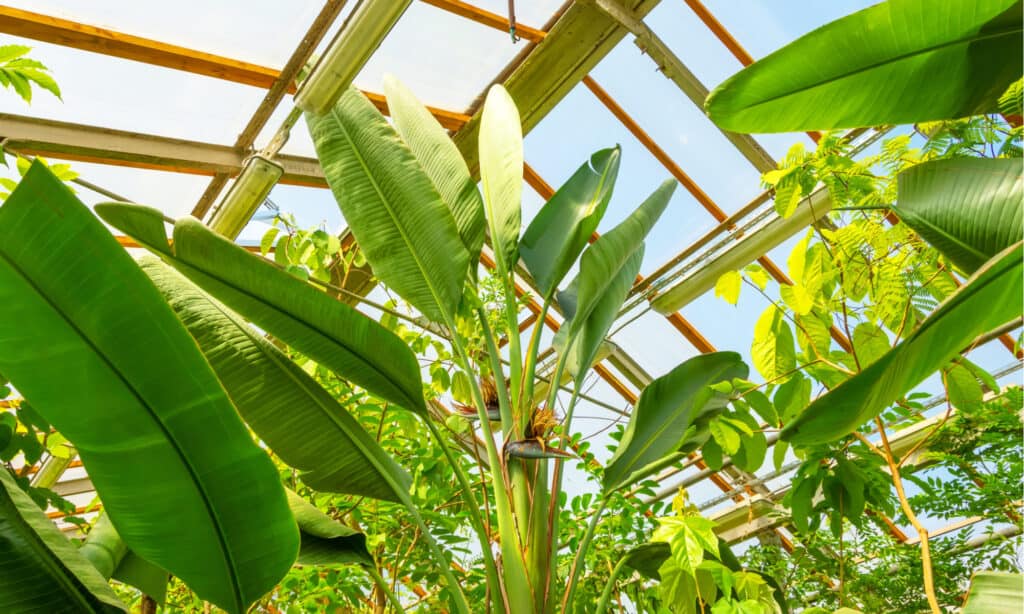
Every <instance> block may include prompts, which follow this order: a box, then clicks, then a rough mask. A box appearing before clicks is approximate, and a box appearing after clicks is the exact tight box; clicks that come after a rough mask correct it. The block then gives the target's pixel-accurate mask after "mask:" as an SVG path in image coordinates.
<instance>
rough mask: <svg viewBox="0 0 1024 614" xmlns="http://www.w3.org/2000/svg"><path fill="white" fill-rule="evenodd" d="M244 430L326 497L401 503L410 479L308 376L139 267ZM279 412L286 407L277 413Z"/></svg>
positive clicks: (207, 301) (235, 320)
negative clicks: (193, 346)
mask: <svg viewBox="0 0 1024 614" xmlns="http://www.w3.org/2000/svg"><path fill="white" fill-rule="evenodd" d="M141 266H142V270H144V271H145V272H146V274H147V275H149V277H150V279H152V280H153V283H154V284H156V287H157V289H159V290H160V292H161V294H163V296H164V298H165V299H166V300H167V303H168V304H169V305H170V306H171V308H172V309H174V311H175V313H176V314H177V315H178V319H180V320H181V321H182V323H183V324H185V327H186V328H187V329H188V331H189V332H190V333H191V334H192V336H193V338H195V340H196V343H198V344H199V348H200V349H201V350H202V351H203V353H204V354H205V355H206V359H207V361H209V363H210V365H211V366H212V367H213V370H214V372H215V373H216V374H217V377H218V378H219V379H220V382H221V384H222V385H223V386H224V389H225V390H226V391H227V393H228V395H229V396H230V397H231V400H232V401H233V402H234V404H235V407H237V408H238V412H239V413H240V414H241V415H242V418H244V419H245V421H246V423H247V424H248V425H249V426H250V427H251V428H252V429H253V431H254V432H255V433H256V434H257V435H258V436H259V437H260V439H261V440H263V441H264V442H265V443H266V444H267V445H268V446H269V447H270V448H271V449H272V450H273V451H274V452H275V453H276V454H277V455H278V456H279V457H281V460H283V461H284V462H285V463H287V464H288V465H289V466H290V467H294V468H295V469H298V470H300V471H302V472H303V473H302V474H301V476H300V477H301V478H302V480H303V481H304V482H306V483H307V484H309V485H310V486H312V487H313V488H315V489H317V490H320V491H326V492H341V493H349V494H354V495H364V496H367V497H372V498H375V499H384V500H388V501H396V502H397V501H400V500H401V497H400V493H401V492H405V491H408V489H409V484H410V482H411V480H410V478H409V475H408V474H407V473H406V472H405V471H404V470H403V469H402V468H401V467H400V466H399V465H398V464H397V463H396V462H395V461H394V460H392V459H391V457H389V456H388V454H387V453H386V452H384V450H383V449H382V448H381V447H380V444H378V443H377V442H376V441H374V440H373V438H372V437H370V435H369V434H368V433H367V432H366V431H365V429H363V427H362V426H361V425H360V424H359V423H358V422H357V421H356V419H355V418H353V417H352V416H351V415H349V413H348V412H347V411H346V410H345V408H344V407H342V406H341V405H340V404H339V403H338V402H337V401H336V400H334V398H333V397H332V396H331V395H330V394H328V393H327V391H326V390H324V389H323V388H322V387H321V386H320V385H319V384H318V383H317V382H316V381H315V380H314V379H313V378H312V377H310V376H309V374H307V373H306V372H305V371H303V370H302V369H301V368H300V367H299V366H298V365H296V364H295V363H294V362H292V361H291V359H289V358H288V357H287V356H286V355H285V354H284V353H283V352H281V350H279V349H277V348H276V347H274V346H273V344H271V343H270V342H269V341H267V340H266V339H264V338H263V337H262V336H260V335H259V334H258V333H257V331H256V330H255V329H253V328H252V327H251V326H249V325H248V324H246V323H245V322H243V321H242V320H241V319H240V318H239V317H238V316H236V315H235V314H233V313H232V312H231V311H230V310H229V309H227V308H226V307H224V306H223V305H222V304H220V303H218V302H217V301H216V300H214V299H212V298H211V297H209V296H208V295H206V294H205V293H204V292H203V291H202V290H200V289H199V288H197V287H196V286H195V285H193V284H192V283H191V282H189V281H188V279H186V278H185V277H184V276H182V275H181V274H179V273H178V272H177V271H175V270H174V269H172V268H171V267H169V266H167V265H165V264H163V263H162V262H160V261H159V260H156V259H155V258H147V259H145V260H143V261H142V262H141ZM282 408H287V411H286V412H282Z"/></svg>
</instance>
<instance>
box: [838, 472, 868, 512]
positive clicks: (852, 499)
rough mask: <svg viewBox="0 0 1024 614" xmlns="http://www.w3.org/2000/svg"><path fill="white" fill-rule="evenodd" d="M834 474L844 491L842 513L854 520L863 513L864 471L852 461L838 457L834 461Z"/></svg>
mask: <svg viewBox="0 0 1024 614" xmlns="http://www.w3.org/2000/svg"><path fill="white" fill-rule="evenodd" d="M836 474H837V475H838V476H839V479H840V481H841V483H842V485H843V490H845V491H846V494H847V497H846V507H845V509H843V515H845V516H846V517H847V518H849V519H850V520H852V521H856V520H857V519H858V518H860V516H861V514H863V513H864V504H865V499H864V487H865V481H864V473H863V472H862V471H861V470H860V469H859V468H858V467H857V465H855V464H853V463H852V462H850V461H848V460H846V459H844V458H840V459H838V460H837V461H836Z"/></svg>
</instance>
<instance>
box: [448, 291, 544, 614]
mask: <svg viewBox="0 0 1024 614" xmlns="http://www.w3.org/2000/svg"><path fill="white" fill-rule="evenodd" d="M477 314H478V316H479V319H480V325H481V327H482V328H483V333H484V339H485V341H486V343H487V348H488V353H489V354H490V356H491V364H492V369H493V371H494V376H495V380H496V381H495V384H496V386H495V387H496V388H497V389H498V400H499V403H502V402H503V401H502V398H503V395H504V399H505V401H504V403H505V404H506V405H507V403H508V393H507V391H505V392H504V393H503V392H502V388H503V387H504V386H503V383H502V382H500V380H499V378H501V377H502V371H501V361H500V360H498V354H497V348H496V344H495V342H494V335H493V334H492V333H491V330H490V326H488V324H487V314H486V313H484V311H483V308H482V307H480V308H478V309H477ZM449 328H450V330H452V331H454V330H455V327H454V326H450V327H449ZM452 346H453V347H454V348H455V352H456V357H457V359H458V362H459V363H460V365H459V366H461V367H462V368H463V369H464V370H466V371H467V372H469V373H472V372H473V368H472V364H471V362H470V360H469V356H468V355H467V354H466V351H465V348H464V347H463V346H462V342H461V340H459V339H458V335H453V338H452ZM471 384H472V386H471V387H470V390H471V391H472V393H473V401H474V402H475V403H476V410H477V415H478V416H479V418H480V429H481V430H482V431H483V435H484V437H483V439H484V445H485V446H486V447H487V458H488V462H489V463H490V465H491V487H492V489H493V490H494V506H495V513H496V514H497V516H498V534H499V538H500V539H501V558H502V565H501V571H502V577H503V578H504V580H505V592H506V594H507V595H508V598H509V602H510V605H511V604H518V603H531V601H532V600H531V596H532V592H531V591H530V582H529V580H528V578H527V575H526V568H525V566H524V565H523V557H522V554H521V552H520V550H519V548H518V544H519V539H518V538H519V535H518V533H517V531H516V526H515V517H514V516H513V512H512V505H511V503H510V501H509V496H508V486H507V483H506V481H505V471H504V466H505V465H504V463H503V462H502V458H501V455H500V454H499V453H498V450H497V448H496V446H495V444H494V433H493V432H492V431H491V423H490V420H489V419H488V417H487V406H486V404H485V403H484V395H483V391H482V390H481V389H480V382H479V381H477V380H475V379H473V378H471ZM493 588H494V591H495V592H497V591H500V589H501V587H493ZM531 610H532V608H531ZM517 612H518V610H517Z"/></svg>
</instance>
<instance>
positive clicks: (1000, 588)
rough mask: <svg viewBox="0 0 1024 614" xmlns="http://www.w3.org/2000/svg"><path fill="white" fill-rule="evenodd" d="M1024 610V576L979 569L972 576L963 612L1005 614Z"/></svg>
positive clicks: (964, 613) (970, 613)
mask: <svg viewBox="0 0 1024 614" xmlns="http://www.w3.org/2000/svg"><path fill="white" fill-rule="evenodd" d="M1020 611H1024V576H1022V575H1021V574H1019V573H1003V572H998V571H979V572H977V573H975V574H974V577H972V578H971V587H970V589H968V591H967V603H965V604H964V609H963V614H1004V613H1005V612H1020Z"/></svg>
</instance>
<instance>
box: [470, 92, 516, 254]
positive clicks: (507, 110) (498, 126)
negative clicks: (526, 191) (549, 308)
mask: <svg viewBox="0 0 1024 614" xmlns="http://www.w3.org/2000/svg"><path fill="white" fill-rule="evenodd" d="M480 186H481V188H482V189H483V192H484V208H485V209H486V212H487V224H488V228H489V229H490V235H491V247H493V248H494V255H495V259H496V261H497V262H498V266H499V270H502V269H504V270H506V271H509V270H511V269H512V267H513V266H514V265H515V262H516V253H517V252H516V249H517V242H518V241H519V231H520V227H521V224H522V222H521V216H522V213H521V211H520V207H521V201H522V194H523V130H522V127H521V125H520V121H519V110H518V109H516V104H515V102H513V101H512V97H511V96H509V94H508V92H507V91H505V88H504V87H502V86H501V85H498V84H496V85H492V86H491V89H490V90H488V92H487V99H486V100H485V101H484V109H483V113H482V115H481V119H480Z"/></svg>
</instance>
